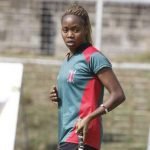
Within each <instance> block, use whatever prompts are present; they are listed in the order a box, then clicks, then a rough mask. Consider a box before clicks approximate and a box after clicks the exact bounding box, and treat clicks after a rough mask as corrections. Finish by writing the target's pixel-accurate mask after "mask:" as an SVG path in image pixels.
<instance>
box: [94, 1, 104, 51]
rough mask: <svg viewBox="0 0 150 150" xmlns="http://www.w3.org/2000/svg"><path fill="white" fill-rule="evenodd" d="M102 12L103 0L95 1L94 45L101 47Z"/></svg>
mask: <svg viewBox="0 0 150 150" xmlns="http://www.w3.org/2000/svg"><path fill="white" fill-rule="evenodd" d="M102 14H103V0H97V3H96V21H95V22H96V29H95V35H96V36H95V47H96V48H98V49H100V48H101V36H102Z"/></svg>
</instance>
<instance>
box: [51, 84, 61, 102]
mask: <svg viewBox="0 0 150 150" xmlns="http://www.w3.org/2000/svg"><path fill="white" fill-rule="evenodd" d="M49 99H50V100H51V101H52V102H53V103H58V101H59V98H58V92H57V88H56V86H53V87H52V89H51V90H50V96H49Z"/></svg>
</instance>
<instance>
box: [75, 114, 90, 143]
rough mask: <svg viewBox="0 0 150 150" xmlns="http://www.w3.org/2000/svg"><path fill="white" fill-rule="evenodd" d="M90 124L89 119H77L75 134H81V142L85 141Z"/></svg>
mask: <svg viewBox="0 0 150 150" xmlns="http://www.w3.org/2000/svg"><path fill="white" fill-rule="evenodd" d="M89 123H90V118H89V117H88V116H87V117H84V118H82V119H81V118H79V119H78V121H77V123H76V132H77V134H80V133H82V134H83V141H84V140H85V137H86V134H87V132H88V126H89Z"/></svg>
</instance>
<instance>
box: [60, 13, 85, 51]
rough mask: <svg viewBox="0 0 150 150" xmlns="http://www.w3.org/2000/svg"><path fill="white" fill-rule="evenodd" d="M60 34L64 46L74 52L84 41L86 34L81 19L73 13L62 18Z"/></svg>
mask: <svg viewBox="0 0 150 150" xmlns="http://www.w3.org/2000/svg"><path fill="white" fill-rule="evenodd" d="M61 25H62V29H61V34H62V37H63V40H64V42H65V44H66V46H67V47H68V48H69V49H70V50H71V51H72V52H75V50H76V48H77V47H78V46H80V45H81V44H82V43H83V42H85V41H86V40H85V37H86V34H87V31H86V28H85V26H84V22H83V20H82V19H81V18H80V17H78V16H75V15H66V16H64V17H63V18H62V22H61Z"/></svg>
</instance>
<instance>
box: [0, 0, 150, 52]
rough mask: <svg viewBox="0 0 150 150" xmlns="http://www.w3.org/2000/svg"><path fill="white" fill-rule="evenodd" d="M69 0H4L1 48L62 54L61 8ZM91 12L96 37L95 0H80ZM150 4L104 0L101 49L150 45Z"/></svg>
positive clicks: (122, 49) (0, 9)
mask: <svg viewBox="0 0 150 150" xmlns="http://www.w3.org/2000/svg"><path fill="white" fill-rule="evenodd" d="M72 2H73V1H70V0H1V1H0V51H5V50H9V51H25V52H26V51H27V52H33V53H43V54H48V55H53V54H54V53H55V54H61V52H62V53H63V52H64V51H65V50H66V47H65V45H64V43H63V41H62V39H61V35H60V18H61V15H62V12H63V11H64V10H65V9H66V8H67V6H68V5H69V4H70V3H72ZM79 3H80V4H82V5H83V6H84V7H85V8H86V9H87V10H88V12H89V15H90V19H91V22H92V28H93V39H94V37H95V32H96V31H95V13H96V12H95V11H96V7H95V6H96V1H95V0H85V1H81V0H79ZM149 14H150V5H149V4H147V3H144V1H143V3H122V1H121V0H120V2H114V1H113V0H112V1H111V0H109V1H105V0H104V9H103V31H102V49H103V51H105V53H109V54H118V53H119V54H120V53H122V54H126V53H129V52H130V53H131V54H135V53H140V52H143V51H148V50H149V49H150V17H149Z"/></svg>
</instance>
